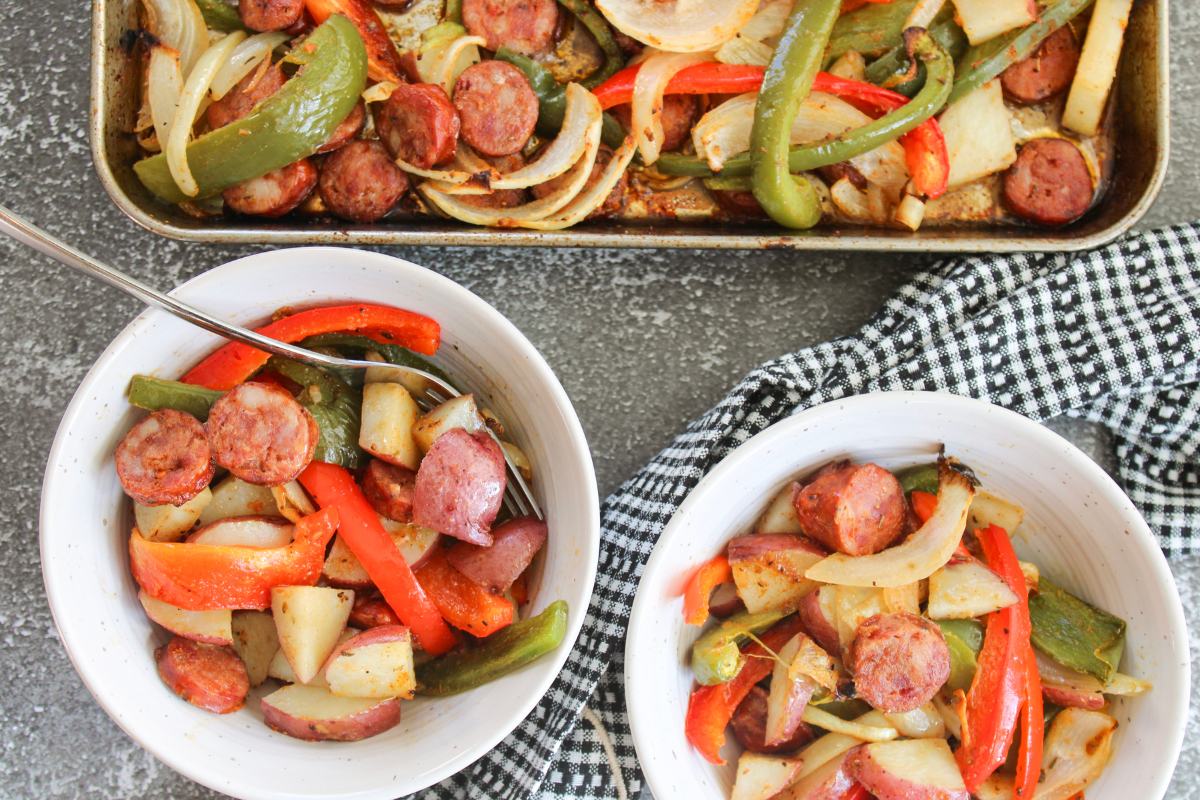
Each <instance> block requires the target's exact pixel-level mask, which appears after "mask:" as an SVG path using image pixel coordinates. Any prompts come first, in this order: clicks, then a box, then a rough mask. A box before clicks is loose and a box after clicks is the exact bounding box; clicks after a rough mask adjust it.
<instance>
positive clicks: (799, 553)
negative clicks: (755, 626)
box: [729, 534, 826, 614]
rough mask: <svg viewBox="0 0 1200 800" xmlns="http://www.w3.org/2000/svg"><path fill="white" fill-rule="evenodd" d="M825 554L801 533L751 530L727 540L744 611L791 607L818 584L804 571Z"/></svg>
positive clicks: (798, 603)
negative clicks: (750, 532)
mask: <svg viewBox="0 0 1200 800" xmlns="http://www.w3.org/2000/svg"><path fill="white" fill-rule="evenodd" d="M825 555H826V554H825V551H824V550H822V549H821V548H820V547H818V546H817V545H815V544H813V543H812V542H810V541H808V540H807V539H804V538H802V537H800V536H791V535H781V534H751V535H750V536H739V537H738V538H737V539H734V540H733V541H731V542H730V546H729V565H730V567H731V569H732V571H733V581H734V583H735V584H736V585H737V590H738V595H739V596H740V597H741V598H742V602H743V603H745V604H746V610H747V611H749V612H750V613H752V614H757V613H759V612H761V611H772V610H777V609H778V610H784V611H792V610H795V609H796V608H797V607H798V606H799V605H800V601H801V600H802V599H804V596H805V595H807V594H809V593H810V592H813V591H815V590H816V589H817V588H818V586H819V584H817V583H816V582H814V581H810V580H808V579H807V578H805V577H804V573H805V572H806V571H807V570H808V568H809V567H811V566H812V565H813V564H816V563H817V562H818V561H820V560H822V559H823V558H825Z"/></svg>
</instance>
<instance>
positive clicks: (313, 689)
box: [262, 684, 400, 742]
mask: <svg viewBox="0 0 1200 800" xmlns="http://www.w3.org/2000/svg"><path fill="white" fill-rule="evenodd" d="M262 712H263V721H264V722H266V723H267V725H268V726H270V727H271V728H272V729H274V730H276V731H279V732H280V733H284V734H287V735H288V736H294V737H295V738H297V739H307V740H309V741H336V742H356V741H358V740H359V739H366V738H367V737H370V736H375V735H376V734H379V733H383V732H384V731H386V730H388V729H389V728H392V727H394V726H395V725H396V723H398V722H399V721H400V701H399V700H397V699H396V698H394V697H388V698H383V699H376V698H370V697H338V696H337V695H334V694H331V693H330V692H329V691H328V690H326V689H323V688H321V687H319V686H300V685H298V684H293V685H291V686H284V687H283V688H282V689H278V690H276V691H275V692H272V693H271V694H269V695H267V696H266V697H264V698H263V699H262Z"/></svg>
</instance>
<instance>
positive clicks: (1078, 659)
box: [1029, 576, 1125, 683]
mask: <svg viewBox="0 0 1200 800" xmlns="http://www.w3.org/2000/svg"><path fill="white" fill-rule="evenodd" d="M1029 618H1030V622H1031V623H1032V626H1033V630H1032V633H1031V635H1030V638H1031V639H1032V640H1033V644H1034V646H1035V647H1036V648H1037V649H1038V650H1041V651H1042V652H1043V653H1045V654H1046V655H1047V656H1049V657H1050V658H1052V659H1054V660H1055V661H1057V662H1058V663H1060V664H1062V665H1063V666H1064V667H1069V668H1070V669H1073V670H1075V671H1077V672H1085V673H1087V674H1088V675H1091V676H1092V677H1094V678H1096V679H1097V680H1098V681H1100V682H1101V683H1108V682H1109V680H1111V679H1112V676H1113V674H1114V673H1116V671H1117V666H1118V665H1119V664H1120V663H1121V654H1122V653H1123V652H1124V650H1125V620H1123V619H1121V618H1119V617H1115V616H1113V615H1112V614H1110V613H1108V612H1107V611H1103V610H1101V609H1099V608H1096V607H1095V606H1093V605H1091V604H1089V603H1086V602H1084V601H1083V600H1080V599H1079V598H1078V597H1076V596H1075V595H1073V594H1071V593H1070V592H1068V591H1066V590H1065V589H1063V588H1061V587H1059V586H1057V585H1055V584H1054V583H1051V582H1050V581H1048V580H1046V578H1045V577H1044V576H1043V577H1042V578H1040V579H1039V580H1038V589H1037V592H1036V593H1035V594H1032V595H1030V597H1029Z"/></svg>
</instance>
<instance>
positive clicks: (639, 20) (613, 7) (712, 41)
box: [596, 0, 758, 53]
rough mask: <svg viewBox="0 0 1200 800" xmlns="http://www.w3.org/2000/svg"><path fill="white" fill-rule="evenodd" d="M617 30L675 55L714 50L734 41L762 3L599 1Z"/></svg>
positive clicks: (727, 0)
mask: <svg viewBox="0 0 1200 800" xmlns="http://www.w3.org/2000/svg"><path fill="white" fill-rule="evenodd" d="M596 7H597V8H599V9H600V12H601V13H602V14H604V16H605V17H607V18H608V21H609V22H610V23H612V25H613V27H614V28H616V29H617V30H619V31H621V33H624V34H625V35H626V36H630V37H632V38H634V39H637V40H638V41H639V42H641V43H642V44H647V45H650V46H651V47H656V48H658V49H659V50H667V51H670V52H675V53H698V52H701V51H704V50H714V49H716V48H717V47H719V46H720V45H721V44H722V43H723V42H725V41H726V40H728V39H731V38H733V36H734V34H736V33H737V32H738V31H739V30H741V29H742V26H744V25H745V24H746V23H747V22H749V21H750V18H751V17H753V16H754V12H755V11H756V10H757V9H758V0H720V2H713V0H596Z"/></svg>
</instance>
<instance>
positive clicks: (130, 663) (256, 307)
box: [41, 248, 600, 800]
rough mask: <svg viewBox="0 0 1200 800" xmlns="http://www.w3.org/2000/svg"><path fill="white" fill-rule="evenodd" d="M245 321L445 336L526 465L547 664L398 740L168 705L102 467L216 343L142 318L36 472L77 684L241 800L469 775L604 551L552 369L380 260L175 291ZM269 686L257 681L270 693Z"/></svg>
mask: <svg viewBox="0 0 1200 800" xmlns="http://www.w3.org/2000/svg"><path fill="white" fill-rule="evenodd" d="M176 294H177V295H178V296H179V297H181V298H183V299H185V300H188V301H189V302H191V303H193V304H195V305H197V306H199V307H200V308H202V309H206V310H209V311H212V312H215V313H218V314H219V315H221V316H223V317H225V318H226V319H229V320H232V321H235V322H239V323H243V324H255V323H261V322H262V321H264V320H266V319H268V318H269V317H270V315H271V314H272V312H274V311H275V310H276V309H279V308H281V307H285V306H289V307H296V306H311V305H320V304H325V303H330V302H337V301H346V300H369V301H374V302H379V303H389V304H393V305H397V306H402V307H405V308H411V309H413V310H416V311H420V312H422V313H425V314H428V315H429V316H431V317H433V318H435V319H437V320H438V321H439V322H440V323H441V325H442V333H443V344H442V347H441V351H440V353H439V355H438V358H437V359H436V360H437V361H438V363H439V364H440V365H441V366H443V367H444V368H445V369H446V370H447V371H448V372H449V373H450V374H451V375H454V376H455V378H456V379H457V380H458V381H459V383H460V384H461V385H462V386H463V387H466V388H469V389H472V390H474V391H476V392H477V393H478V394H480V395H482V397H483V398H485V399H486V402H487V404H488V405H489V406H490V407H491V408H492V409H493V410H494V411H495V412H496V413H497V414H498V415H499V416H500V417H501V419H503V420H504V421H505V423H506V425H507V426H508V428H509V430H510V431H511V432H512V434H513V435H514V437H515V440H516V441H517V443H518V444H520V446H521V447H522V448H523V449H524V450H525V451H526V452H527V453H528V454H529V455H530V457H531V459H532V461H533V463H534V464H535V465H536V466H535V470H536V481H535V486H536V491H537V494H538V499H539V500H540V501H541V503H542V505H543V508H544V509H545V510H546V514H547V518H548V522H549V525H550V531H551V534H550V536H551V538H550V545H549V547H548V548H547V551H546V554H545V563H544V566H543V572H542V577H541V580H540V583H539V585H538V586H537V588H536V591H535V593H534V596H533V606H532V608H533V611H534V612H537V611H541V610H542V608H544V607H545V606H546V605H548V604H549V603H550V602H552V601H554V600H556V599H563V600H566V601H567V602H568V603H569V605H570V609H571V615H570V623H569V628H568V631H567V637H566V640H565V641H564V642H563V644H562V645H561V646H560V647H559V648H558V650H556V651H555V652H554V653H553V654H551V655H548V656H546V657H544V658H542V659H541V660H539V661H538V662H536V663H535V664H532V665H530V666H528V667H526V668H525V669H523V670H520V671H518V672H516V673H513V674H511V675H509V676H507V677H505V678H502V679H501V680H498V681H496V682H494V683H491V684H489V685H487V686H485V687H482V688H480V689H477V690H475V691H472V692H467V693H465V694H462V695H458V696H456V697H451V698H444V699H437V700H416V701H413V702H406V703H405V704H404V707H403V719H402V721H401V722H400V724H399V725H398V726H397V727H395V728H393V729H392V730H390V731H388V732H386V733H384V734H381V735H379V736H376V737H374V738H371V739H367V740H364V741H361V742H355V743H352V744H339V743H332V742H328V743H311V742H303V741H299V740H297V739H291V738H288V737H287V736H284V735H282V734H278V733H275V732H273V731H271V730H270V729H268V728H267V727H266V726H265V725H264V724H263V722H262V715H261V713H260V711H259V703H258V700H259V698H260V697H261V696H262V695H263V694H264V693H266V692H268V691H270V690H271V688H270V687H269V686H264V687H260V688H259V689H257V690H255V691H253V692H252V693H251V696H250V698H249V699H248V700H247V703H246V707H245V708H244V709H243V710H241V711H239V712H237V713H234V714H229V715H225V716H216V715H213V714H210V713H207V712H205V711H201V710H199V709H197V708H194V707H192V706H190V705H188V704H187V703H185V702H183V701H182V700H180V699H179V698H178V697H176V696H175V695H174V694H172V693H171V691H170V690H168V689H167V688H166V687H165V686H164V685H163V683H162V681H160V680H159V678H158V675H157V674H156V671H155V664H154V659H153V655H152V654H153V650H154V648H155V647H156V646H157V645H158V644H160V643H161V642H163V641H165V640H166V637H165V635H164V633H163V632H162V631H161V630H160V629H158V628H156V627H155V626H154V625H152V624H151V623H150V622H149V620H147V619H146V615H145V614H144V613H143V612H142V609H141V607H140V605H139V604H138V601H137V597H136V586H135V585H134V582H133V579H132V578H131V577H130V574H129V565H128V555H127V551H128V539H129V532H130V529H131V526H132V513H131V511H130V509H129V505H128V501H127V499H126V498H125V496H124V495H123V493H122V491H121V487H120V484H119V482H118V481H117V475H116V470H115V469H114V467H113V458H112V453H113V449H114V447H115V446H116V444H117V442H118V441H119V440H120V438H121V436H122V435H124V433H125V431H126V430H128V429H129V427H130V425H131V424H132V423H133V421H134V420H135V419H137V417H138V415H139V413H140V412H138V411H137V410H136V409H133V408H131V407H130V406H129V404H128V402H127V401H126V400H125V397H124V395H125V387H126V385H127V384H128V382H129V378H130V376H131V375H133V374H134V373H137V372H145V373H152V374H158V375H161V376H164V377H175V376H177V375H179V374H180V373H181V372H183V371H184V370H185V369H186V367H187V366H189V365H190V364H192V363H194V362H195V361H196V360H197V359H199V358H200V357H202V356H203V355H204V354H206V353H208V352H210V351H211V350H213V349H214V348H215V347H217V346H218V345H219V344H220V343H221V340H220V339H219V338H217V337H216V336H213V335H211V334H207V333H204V332H202V331H200V330H198V329H196V328H194V327H191V326H190V325H188V324H187V323H184V322H182V321H179V320H177V319H175V318H173V317H171V316H169V315H167V314H166V313H163V312H160V311H147V312H145V313H143V314H142V315H141V316H139V317H138V318H137V319H136V320H134V322H133V323H132V324H130V325H129V327H127V328H126V329H125V330H124V331H123V332H122V333H121V334H120V336H118V337H117V338H116V340H115V341H114V342H113V343H112V345H110V346H109V348H108V349H107V350H105V351H104V353H103V355H101V356H100V359H99V360H98V361H97V362H96V365H95V366H94V367H93V368H92V370H91V371H90V372H89V373H88V375H87V377H86V378H85V379H84V381H83V384H82V385H81V386H80V387H79V390H78V391H77V392H76V394H75V398H74V399H73V400H72V402H71V405H70V406H69V408H68V409H67V412H66V414H65V416H64V417H63V421H62V423H61V425H60V427H59V430H58V436H57V438H56V439H55V442H54V447H53V450H52V451H51V453H50V461H49V464H48V466H47V468H46V477H45V483H44V485H43V491H42V508H41V555H42V567H43V575H44V578H45V582H46V592H47V595H48V597H49V601H50V607H51V610H52V611H53V613H54V619H55V622H56V624H57V625H58V630H59V632H60V634H61V637H62V641H63V644H64V646H65V647H66V649H67V652H68V654H69V655H70V657H71V660H72V662H73V663H74V665H75V668H76V670H78V672H79V674H80V676H81V677H82V678H83V680H84V682H85V683H86V684H87V686H88V688H89V689H90V690H91V692H92V694H93V695H94V696H95V697H96V699H97V701H99V703H100V704H101V705H102V706H103V707H104V709H105V710H106V711H107V712H108V714H109V715H110V716H111V717H112V718H113V719H114V720H115V721H116V722H117V724H118V725H120V726H121V727H122V728H123V729H124V730H125V731H126V732H127V733H128V734H129V735H130V736H132V737H133V738H134V739H135V740H137V741H138V742H139V743H140V744H141V745H142V746H144V747H145V748H146V749H147V750H149V751H150V752H151V753H153V754H154V755H155V756H157V757H158V758H159V759H161V760H162V761H164V762H166V763H167V764H168V765H170V766H171V767H172V768H174V769H176V770H178V771H179V772H181V773H183V774H184V775H187V776H188V777H190V778H192V779H193V780H196V781H198V782H200V783H202V784H204V785H206V786H209V787H211V788H213V789H216V790H218V791H221V792H224V793H226V794H229V795H233V796H236V797H241V798H263V799H264V800H265V799H266V798H271V799H272V800H280V799H281V798H318V797H319V798H335V797H336V798H361V799H363V800H366V799H367V798H394V797H397V796H400V795H405V794H408V793H410V792H415V791H418V790H420V789H423V788H425V787H427V786H430V785H431V784H434V783H436V782H438V781H440V780H442V779H443V778H445V777H447V776H449V775H450V774H452V773H454V772H456V771H458V770H460V769H462V768H463V767H466V766H467V765H468V764H470V763H471V762H473V761H475V760H476V759H477V758H479V757H480V756H482V755H484V754H485V753H486V752H487V751H488V750H490V749H491V748H492V747H494V746H495V745H496V744H497V743H498V742H499V741H500V740H501V739H502V738H504V737H505V736H506V735H507V734H508V733H509V732H510V731H512V730H513V728H515V727H516V726H517V724H518V723H519V722H520V721H521V720H522V719H524V718H525V716H526V715H527V714H528V713H529V712H530V711H531V710H532V709H533V707H534V705H535V704H536V703H537V701H538V700H539V699H540V698H541V697H542V695H543V694H544V693H545V692H546V691H547V690H548V689H549V687H550V684H551V682H552V681H553V680H554V678H555V676H556V675H557V674H558V671H559V669H560V668H561V667H562V665H563V662H564V661H565V660H566V658H567V654H568V653H569V652H570V650H571V647H572V646H573V644H574V642H575V638H576V636H577V635H578V633H579V628H580V625H581V623H582V621H583V611H584V609H586V608H587V604H588V599H589V597H590V595H591V591H592V584H593V582H594V580H595V573H596V561H597V555H598V550H599V540H600V534H599V510H598V502H597V495H596V479H595V473H594V471H593V468H592V462H591V457H590V454H589V450H588V446H587V442H586V440H585V439H584V435H583V430H582V429H581V427H580V425H579V420H578V419H577V417H576V416H575V411H574V409H573V408H572V406H571V402H570V400H569V399H568V398H567V395H566V393H565V392H564V391H563V389H562V387H561V386H560V385H559V383H558V380H557V379H556V378H555V377H554V374H553V373H552V372H551V370H550V368H549V366H547V364H546V362H545V361H544V360H543V359H542V357H541V356H540V355H539V354H538V352H537V351H536V350H535V349H534V347H533V345H531V344H530V343H529V341H528V340H527V339H525V337H524V336H523V335H521V333H520V332H519V331H518V330H517V328H516V327H515V326H514V325H513V324H512V323H510V322H509V321H508V320H506V319H505V318H504V317H503V316H501V315H500V313H499V312H497V311H496V310H495V309H493V308H492V307H491V306H489V305H488V304H487V303H485V302H484V301H483V300H481V299H480V298H478V297H476V296H475V295H473V294H471V293H470V292H469V291H467V290H466V289H464V288H462V287H461V286H458V285H457V284H455V283H453V282H452V281H450V280H448V279H447V278H444V277H442V276H440V275H438V274H436V273H434V272H432V271H430V270H426V269H423V268H421V267H418V266H416V265H414V264H410V263H408V262H406V261H401V260H399V259H396V258H391V257H389V256H385V255H380V254H377V253H368V252H360V251H356V250H349V249H338V248H307V249H296V250H279V251H274V252H267V253H260V254H257V255H253V256H250V257H248V258H243V259H240V260H238V261H234V262H231V263H229V264H225V265H223V266H220V267H217V268H216V269H214V270H212V271H210V272H207V273H205V274H203V275H200V276H199V277H197V278H195V279H193V280H191V281H189V282H188V283H186V284H184V285H183V286H181V287H180V288H179V289H178V290H176ZM270 683H273V682H268V684H270Z"/></svg>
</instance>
